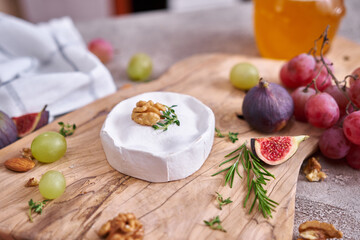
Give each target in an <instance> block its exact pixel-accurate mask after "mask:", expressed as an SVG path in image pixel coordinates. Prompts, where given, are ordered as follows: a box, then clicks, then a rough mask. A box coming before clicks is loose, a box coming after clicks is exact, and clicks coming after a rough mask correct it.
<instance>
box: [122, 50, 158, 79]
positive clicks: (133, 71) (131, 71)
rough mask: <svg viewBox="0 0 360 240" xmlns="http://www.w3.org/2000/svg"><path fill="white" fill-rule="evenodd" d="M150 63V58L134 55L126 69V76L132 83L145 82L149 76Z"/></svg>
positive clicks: (141, 54)
mask: <svg viewBox="0 0 360 240" xmlns="http://www.w3.org/2000/svg"><path fill="white" fill-rule="evenodd" d="M151 72H152V62H151V58H150V57H149V56H148V55H146V54H144V53H138V54H135V55H134V56H133V57H132V58H131V59H130V62H129V65H128V67H127V74H128V76H129V78H130V79H131V80H133V81H145V80H147V79H148V77H149V76H150V75H151Z"/></svg>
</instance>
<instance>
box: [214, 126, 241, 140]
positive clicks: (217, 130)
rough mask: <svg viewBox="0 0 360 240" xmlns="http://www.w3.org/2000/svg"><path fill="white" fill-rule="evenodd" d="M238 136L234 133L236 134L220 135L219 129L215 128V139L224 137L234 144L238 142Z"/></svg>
mask: <svg viewBox="0 0 360 240" xmlns="http://www.w3.org/2000/svg"><path fill="white" fill-rule="evenodd" d="M238 135H239V133H236V132H229V133H221V131H220V130H219V129H217V128H215V136H216V137H220V138H224V137H225V136H228V138H229V140H230V141H231V142H232V143H235V142H236V141H237V140H239V139H238Z"/></svg>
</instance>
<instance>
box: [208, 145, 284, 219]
mask: <svg viewBox="0 0 360 240" xmlns="http://www.w3.org/2000/svg"><path fill="white" fill-rule="evenodd" d="M225 157H230V158H229V159H226V160H224V161H223V162H222V163H221V164H220V165H219V167H220V166H222V165H223V164H226V163H228V162H231V161H234V160H235V163H233V164H232V165H230V166H229V167H227V168H225V169H222V170H220V171H218V172H217V173H215V174H213V175H212V176H216V175H218V174H220V173H222V172H225V171H227V173H226V175H225V185H227V184H228V183H229V185H230V188H232V186H233V182H234V178H235V172H236V173H237V175H239V177H240V178H242V176H241V175H240V173H239V170H238V167H239V163H240V162H241V164H242V166H243V168H244V170H245V172H246V185H247V189H248V192H247V194H246V197H245V201H244V207H246V204H247V202H248V200H249V198H250V194H251V192H254V195H255V197H254V200H253V202H252V204H251V207H250V209H249V213H251V212H252V210H253V208H254V206H255V203H256V202H258V204H259V210H260V211H261V212H262V214H263V216H264V217H265V218H268V217H272V215H271V213H272V211H274V210H275V208H276V206H277V205H279V204H278V203H277V202H275V201H274V200H271V199H270V198H269V197H268V196H267V195H266V194H267V191H266V190H265V189H264V185H266V182H267V181H270V178H273V179H275V176H274V175H272V174H271V173H270V172H269V171H267V170H266V169H265V168H264V167H263V166H262V165H261V163H260V160H259V159H258V158H257V157H256V156H255V155H254V154H253V153H252V152H251V151H250V150H249V149H248V148H247V146H246V143H244V144H242V145H241V146H240V147H239V148H237V149H236V150H234V151H232V152H231V153H229V154H228V155H226V156H225Z"/></svg>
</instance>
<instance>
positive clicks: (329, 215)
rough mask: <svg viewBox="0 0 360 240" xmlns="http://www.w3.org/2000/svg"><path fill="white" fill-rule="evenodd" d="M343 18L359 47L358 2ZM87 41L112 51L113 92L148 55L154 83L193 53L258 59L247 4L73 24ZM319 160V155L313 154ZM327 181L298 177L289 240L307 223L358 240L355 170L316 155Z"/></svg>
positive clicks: (343, 32)
mask: <svg viewBox="0 0 360 240" xmlns="http://www.w3.org/2000/svg"><path fill="white" fill-rule="evenodd" d="M345 5H346V8H347V14H346V16H345V17H344V19H343V21H342V23H341V26H340V29H339V31H338V35H340V36H344V37H346V38H348V39H351V40H353V41H355V42H358V43H360V14H358V13H359V11H360V1H358V0H346V1H345ZM76 26H77V28H78V29H79V31H80V33H81V34H82V36H83V38H84V40H85V41H86V42H88V41H90V40H91V39H94V38H97V37H101V38H104V39H107V40H108V41H110V42H111V43H112V44H113V46H114V47H115V49H116V54H115V58H114V60H113V61H112V62H110V63H109V64H108V65H107V67H108V68H109V70H110V72H111V74H112V76H113V78H114V80H115V83H116V85H117V87H120V86H122V85H123V84H126V83H131V82H130V81H129V80H128V79H127V76H126V66H127V63H128V61H129V59H130V57H131V56H132V55H133V54H135V53H137V52H145V53H147V54H149V55H150V56H151V58H152V60H153V62H154V72H153V75H152V77H153V78H157V77H159V76H160V75H161V74H163V73H164V72H165V71H166V70H167V69H168V68H169V67H170V66H171V65H173V64H174V63H176V62H178V61H180V60H182V59H184V58H187V57H189V56H191V55H194V54H200V53H214V52H220V53H231V54H243V55H249V56H260V55H259V52H258V50H257V48H256V45H255V40H254V32H253V28H252V3H251V2H239V3H238V4H236V5H234V6H232V7H226V8H220V9H212V10H202V11H193V12H184V13H175V12H169V11H154V12H148V13H142V14H133V15H128V16H123V17H118V18H111V19H100V20H95V21H91V22H83V23H76ZM318 155H320V154H318ZM320 163H321V164H322V166H323V171H325V172H326V174H327V175H328V179H326V180H325V181H324V182H320V183H310V182H308V181H307V180H306V178H305V176H304V174H302V172H300V174H299V178H298V184H297V191H296V207H295V225H294V239H296V237H297V236H298V230H297V229H298V226H299V225H300V224H301V223H302V222H304V221H308V220H315V219H316V220H319V221H325V222H329V223H332V224H334V225H335V226H336V227H337V228H338V229H340V230H341V231H342V232H343V233H344V239H351V240H356V239H360V204H359V203H358V202H359V199H360V171H356V170H353V169H351V168H350V167H348V166H347V165H346V164H345V163H344V162H340V163H334V162H330V161H328V160H326V159H324V158H323V157H321V156H320Z"/></svg>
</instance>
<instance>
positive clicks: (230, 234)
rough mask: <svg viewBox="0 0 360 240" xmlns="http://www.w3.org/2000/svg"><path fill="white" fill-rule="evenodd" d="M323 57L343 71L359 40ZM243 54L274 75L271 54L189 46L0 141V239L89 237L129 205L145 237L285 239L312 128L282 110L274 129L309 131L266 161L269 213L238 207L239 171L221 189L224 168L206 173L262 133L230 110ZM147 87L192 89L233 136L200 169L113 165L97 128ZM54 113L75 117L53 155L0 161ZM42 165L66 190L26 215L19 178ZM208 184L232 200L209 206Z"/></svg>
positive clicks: (276, 64)
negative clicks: (163, 69)
mask: <svg viewBox="0 0 360 240" xmlns="http://www.w3.org/2000/svg"><path fill="white" fill-rule="evenodd" d="M328 57H329V58H330V59H331V60H333V62H334V64H335V69H336V74H337V76H345V75H346V74H348V73H350V72H351V71H352V70H353V69H355V67H357V64H358V63H359V59H360V47H359V46H358V45H357V44H354V43H352V42H350V41H348V40H346V39H342V38H338V39H337V40H336V41H335V42H334V45H333V48H332V50H331V52H330V53H329V56H328ZM356 60H357V61H356ZM244 61H248V62H251V63H253V64H254V65H255V66H257V67H258V69H259V71H260V73H261V76H262V77H264V78H265V79H267V80H269V81H271V82H278V72H279V69H280V67H281V64H282V62H280V61H274V60H267V59H260V58H249V57H246V56H239V55H224V54H207V55H199V56H194V57H191V58H189V59H185V60H183V61H181V62H179V63H178V64H176V65H174V66H173V67H172V68H170V70H169V71H168V72H167V73H166V74H164V75H163V76H162V77H161V78H160V79H158V80H156V81H153V82H151V83H144V84H138V85H136V86H134V87H132V88H130V89H122V90H119V91H118V92H116V93H115V94H113V95H111V96H108V97H106V98H103V99H100V100H98V101H96V102H94V103H92V104H90V105H88V106H86V107H84V108H82V109H79V110H77V111H75V112H72V113H70V114H68V115H65V116H63V117H61V118H60V119H58V120H56V122H53V123H52V124H49V125H48V126H46V127H44V128H42V129H40V130H39V131H37V132H36V133H33V134H31V135H29V136H27V137H25V138H23V139H21V140H19V141H17V142H16V143H14V144H12V145H10V146H8V147H7V148H4V149H2V150H0V182H1V186H0V194H1V195H0V196H1V201H0V212H1V214H0V239H97V235H96V233H97V231H98V230H99V228H100V227H101V225H102V224H103V223H105V222H106V221H107V220H108V219H112V218H113V217H115V216H116V215H117V214H118V213H120V212H133V213H134V214H135V215H136V216H137V217H138V218H139V219H140V220H141V222H142V223H143V224H144V227H145V239H252V240H255V239H259V240H260V239H261V240H264V239H291V236H292V232H293V222H294V205H295V190H296V182H297V178H298V174H299V169H300V166H301V163H302V162H303V160H304V159H305V158H306V157H308V156H309V155H310V154H311V153H313V152H314V151H315V150H316V148H317V141H318V137H319V135H320V133H321V130H319V129H315V128H313V127H311V126H310V125H308V124H304V123H300V122H296V121H294V120H292V121H291V122H290V123H289V124H288V126H287V127H286V128H285V129H284V130H282V131H281V132H279V133H276V134H275V135H300V134H309V135H311V138H310V139H308V140H307V141H305V142H303V143H301V145H300V149H299V151H298V152H297V153H296V155H295V156H294V157H293V158H292V159H290V160H289V161H288V162H286V163H284V164H282V165H280V166H275V167H267V168H268V170H269V171H270V172H271V173H273V174H274V175H275V176H276V179H275V180H272V181H271V182H270V183H269V184H268V185H267V190H268V193H269V195H270V197H271V198H272V199H274V200H275V201H277V202H278V203H279V204H280V205H279V206H278V207H277V208H276V212H274V213H273V218H272V219H265V218H264V217H263V216H262V215H261V213H259V212H258V211H257V210H256V209H257V206H255V211H253V212H252V213H251V214H248V213H247V212H248V210H249V206H247V207H246V208H244V207H243V201H244V198H245V194H246V184H245V181H244V180H241V179H239V178H235V182H234V187H233V188H232V189H230V188H229V187H228V186H224V174H220V175H217V176H215V177H211V175H212V174H213V173H215V172H217V171H218V170H219V169H220V168H219V167H218V165H219V163H220V162H221V161H222V160H223V159H224V155H226V154H227V153H229V152H230V151H232V150H233V149H235V148H236V147H238V146H239V144H241V143H242V142H244V141H249V139H250V138H251V137H258V136H263V135H264V134H261V133H258V132H255V131H253V130H252V129H250V128H249V126H248V124H247V123H246V122H245V121H243V120H240V119H238V118H237V116H236V113H241V105H242V100H243V98H244V96H245V93H244V92H243V91H240V90H237V89H235V88H233V87H232V85H231V84H230V83H229V80H228V75H229V71H230V69H231V67H232V66H233V65H234V64H236V63H238V62H244ZM148 91H172V92H179V93H185V94H189V95H192V96H194V97H197V98H198V99H200V100H201V101H203V102H204V103H205V104H207V105H208V106H209V107H210V108H211V109H212V110H213V111H214V113H215V116H216V126H217V127H218V128H219V129H221V130H223V131H235V132H239V133H240V134H239V136H240V140H239V141H238V142H237V143H235V144H233V143H231V142H229V141H228V140H226V139H223V138H215V141H214V145H213V148H212V151H211V154H210V156H209V158H208V159H207V160H206V162H205V163H204V165H203V166H202V167H201V169H200V170H198V171H197V172H195V173H194V174H193V175H191V176H189V177H188V178H186V179H183V180H180V181H174V182H169V183H150V182H146V181H142V180H138V179H135V178H132V177H129V176H126V175H123V174H121V173H119V172H117V171H115V170H114V169H112V168H111V167H110V165H109V164H108V163H107V161H106V157H105V154H104V152H103V149H102V146H101V142H100V138H99V132H100V128H101V126H102V124H103V122H104V120H105V118H106V116H107V114H108V113H109V111H110V110H111V109H112V108H113V107H114V106H115V105H116V104H117V103H119V102H120V101H122V100H124V99H126V98H128V97H131V96H134V95H137V94H139V93H143V92H148ZM44 104H45V103H44ZM129 111H131V109H129ZM58 121H63V122H65V123H76V125H77V127H78V128H77V130H76V132H75V134H74V135H73V136H71V137H68V138H67V143H68V150H67V152H66V154H65V156H64V157H63V158H62V159H60V160H59V161H57V162H55V163H51V164H40V163H37V165H36V167H35V168H34V169H32V170H30V171H29V172H26V173H15V172H11V171H9V170H7V169H6V168H5V167H4V162H5V160H7V159H9V158H11V157H15V156H17V155H18V154H19V151H20V150H21V149H22V148H23V147H30V144H31V141H32V139H33V138H34V137H35V136H36V135H38V134H39V133H41V132H44V131H50V130H51V131H58V130H59V127H58V125H57V122H58ZM119 124H121V123H119ZM50 169H54V170H58V171H61V172H62V173H63V174H64V176H65V178H66V181H67V188H66V191H65V193H64V194H63V195H62V196H61V197H60V198H58V199H56V200H53V201H51V202H50V203H48V204H47V206H46V207H45V209H44V212H43V214H42V215H36V214H35V215H34V222H33V223H30V222H29V221H28V218H27V210H28V206H27V202H28V200H29V199H30V198H32V199H34V200H35V201H39V200H43V198H42V197H41V195H40V193H39V191H38V188H36V187H35V188H25V187H24V184H25V183H26V182H27V180H28V179H29V178H31V177H36V178H40V177H41V175H42V174H44V173H45V172H46V171H48V170H50ZM215 192H219V193H221V194H222V195H223V196H224V197H225V198H227V197H231V199H232V200H233V203H231V204H229V205H226V206H225V207H223V210H219V209H218V206H217V202H216V199H215ZM251 199H253V196H251ZM251 199H250V201H251ZM217 215H219V216H220V219H221V220H222V222H223V223H222V225H223V227H224V228H225V229H226V230H227V232H226V233H224V232H220V231H214V230H211V229H210V228H208V227H206V226H205V225H204V223H203V220H210V219H212V218H213V217H215V216H217Z"/></svg>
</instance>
